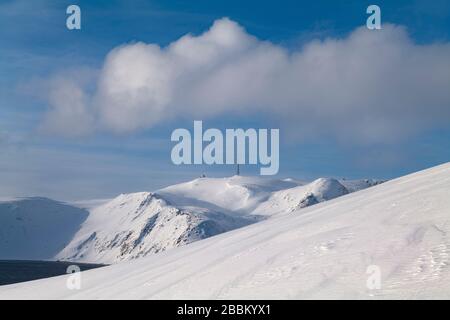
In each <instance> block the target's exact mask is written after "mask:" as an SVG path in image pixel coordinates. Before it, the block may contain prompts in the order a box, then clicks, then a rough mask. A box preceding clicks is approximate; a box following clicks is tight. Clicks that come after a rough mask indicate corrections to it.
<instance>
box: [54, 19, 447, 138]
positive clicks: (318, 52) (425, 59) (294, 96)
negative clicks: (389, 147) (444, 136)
mask: <svg viewBox="0 0 450 320" xmlns="http://www.w3.org/2000/svg"><path fill="white" fill-rule="evenodd" d="M60 84H61V85H64V87H63V89H64V90H59V89H58V86H56V87H55V90H56V92H57V93H53V95H51V96H50V98H51V99H50V104H51V108H50V109H49V111H48V114H47V117H46V125H47V126H49V127H52V128H53V129H55V128H56V129H57V130H59V131H64V130H70V124H69V123H68V121H67V119H70V118H71V117H76V118H79V119H80V121H81V120H82V119H85V120H86V123H84V124H83V125H79V126H78V129H79V130H75V131H74V132H75V133H76V134H82V133H83V132H92V129H97V130H110V131H114V132H118V133H129V132H132V131H135V130H140V129H145V128H150V127H152V126H155V125H157V124H160V123H169V122H170V121H171V120H174V119H179V118H186V119H200V120H207V119H210V118H214V117H219V116H222V115H230V114H232V115H236V116H246V117H260V116H266V117H267V118H269V119H272V120H273V122H274V126H279V127H281V128H282V129H285V130H286V131H289V132H291V133H294V134H296V135H297V136H299V137H300V136H303V137H304V136H309V135H311V134H313V135H318V134H319V135H329V136H332V137H336V138H338V139H342V140H346V141H358V142H364V143H367V142H368V143H371V142H379V141H385V140H387V139H392V138H393V137H394V138H404V137H407V136H408V135H410V134H414V133H417V132H419V131H421V130H425V129H428V128H430V127H436V126H445V125H448V124H450V90H449V89H450V44H448V43H435V44H427V45H418V44H416V43H414V41H413V40H412V39H411V38H410V37H409V36H408V33H407V31H406V30H405V29H404V28H403V27H399V26H395V25H388V24H385V25H383V29H382V30H377V31H371V30H367V29H366V28H365V27H361V28H358V29H356V30H354V31H353V32H352V33H350V34H349V35H348V36H346V37H344V38H339V39H332V38H329V39H325V40H320V41H319V40H317V41H312V42H310V43H307V44H305V45H304V46H302V48H300V49H298V50H292V49H287V48H284V47H282V46H279V45H276V44H273V43H270V42H266V41H261V40H259V39H257V38H255V37H253V36H252V35H250V34H248V33H247V32H246V31H245V30H244V29H243V28H242V27H241V26H239V25H238V24H237V23H236V22H233V21H231V20H229V19H227V18H224V19H220V20H217V21H215V22H214V24H213V25H212V26H211V28H210V29H209V30H207V31H206V32H204V33H203V34H201V35H199V36H193V35H190V34H188V35H186V36H184V37H182V38H180V39H178V40H176V41H174V42H173V43H171V44H170V45H168V46H167V47H160V46H159V45H156V44H146V43H141V42H138V43H132V44H126V45H123V46H120V47H117V48H115V49H113V50H112V51H111V52H110V53H109V54H108V56H107V57H106V59H105V62H104V65H103V66H102V68H101V70H100V73H99V75H98V78H97V80H96V83H95V90H93V92H91V91H89V90H85V89H83V85H82V84H78V83H75V84H73V83H71V82H69V83H64V82H61V83H60ZM70 88H72V89H73V90H72V91H73V93H71V89H70ZM71 97H72V98H71ZM71 99H72V100H71ZM70 101H72V102H71V103H70ZM61 102H63V103H61ZM55 123H62V124H63V125H56V124H55ZM72 131H73V130H72Z"/></svg>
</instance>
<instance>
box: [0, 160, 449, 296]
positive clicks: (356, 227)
mask: <svg viewBox="0 0 450 320" xmlns="http://www.w3.org/2000/svg"><path fill="white" fill-rule="evenodd" d="M449 255H450V164H449V163H447V164H445V165H441V166H438V167H435V168H432V169H428V170H425V171H422V172H419V173H415V174H412V175H408V176H405V177H402V178H399V179H395V180H392V181H389V182H386V183H384V184H381V185H378V186H375V187H373V188H369V189H366V190H363V191H360V192H356V193H352V194H348V195H346V196H343V197H339V198H337V199H334V200H331V201H327V202H324V203H320V204H318V205H315V206H311V207H309V208H303V209H301V210H298V211H295V212H293V214H285V215H279V216H275V217H273V218H271V219H267V220H264V221H261V222H258V223H255V224H252V225H250V226H247V227H243V228H240V229H237V230H233V231H231V232H227V233H224V234H221V235H218V236H216V237H212V238H209V239H205V240H202V241H198V242H195V243H192V244H190V245H188V246H184V247H180V248H175V249H173V250H169V251H166V252H162V253H158V254H155V255H150V256H148V257H145V258H142V259H138V260H134V261H128V262H123V263H119V264H116V265H112V266H108V267H104V268H101V269H96V270H90V271H87V272H83V273H82V275H81V276H82V288H81V290H79V291H71V290H68V289H66V280H67V277H66V276H61V277H55V278H51V279H44V280H37V281H33V282H28V283H22V284H16V285H9V286H2V287H0V299H12V298H19V299H25V298H70V299H80V298H84V299H116V298H126V299H127V298H128V299H131V298H133V299H141V298H150V299H159V298H169V299H173V298H182V299H199V298H213V299H217V298H221V299H229V298H231V299H241V298H242V299H247V298H249V299H254V298H262V299H281V298H287V299H289V298H347V299H348V298H358V299H371V298H384V299H387V298H394V299H405V298H435V299H436V298H450V256H449ZM371 265H376V266H378V267H379V268H380V271H381V289H375V290H371V289H369V288H368V287H367V285H366V283H367V279H368V277H369V275H368V274H366V270H367V268H368V267H369V266H371Z"/></svg>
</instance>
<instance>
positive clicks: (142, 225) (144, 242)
mask: <svg viewBox="0 0 450 320" xmlns="http://www.w3.org/2000/svg"><path fill="white" fill-rule="evenodd" d="M252 222H253V221H252V220H251V219H247V218H245V217H241V216H233V215H231V214H226V213H222V212H219V211H215V210H213V209H209V208H206V207H205V208H202V207H177V206H174V205H172V204H171V203H170V202H169V201H167V200H165V199H164V198H163V197H162V196H160V195H158V194H155V193H149V192H140V193H134V194H123V195H120V196H118V197H117V198H115V199H113V200H112V201H110V202H108V203H106V204H104V205H102V206H100V207H97V208H95V209H92V210H91V213H90V216H89V218H88V219H87V221H86V222H85V223H84V224H83V226H82V228H81V229H80V230H79V231H78V233H77V234H76V235H75V237H74V239H73V240H72V242H71V243H70V244H69V245H68V246H67V247H66V248H65V249H64V250H63V251H61V252H60V253H59V254H58V256H57V258H58V259H61V260H70V261H89V262H108V263H111V262H117V261H121V260H129V259H135V258H138V257H142V256H145V255H147V254H149V253H157V252H160V251H164V250H167V249H170V248H174V247H178V246H182V245H185V244H188V243H191V242H194V241H197V240H201V239H204V238H208V237H210V236H213V235H216V234H219V233H223V232H225V231H229V230H232V229H236V228H239V227H241V226H244V225H247V224H249V223H252Z"/></svg>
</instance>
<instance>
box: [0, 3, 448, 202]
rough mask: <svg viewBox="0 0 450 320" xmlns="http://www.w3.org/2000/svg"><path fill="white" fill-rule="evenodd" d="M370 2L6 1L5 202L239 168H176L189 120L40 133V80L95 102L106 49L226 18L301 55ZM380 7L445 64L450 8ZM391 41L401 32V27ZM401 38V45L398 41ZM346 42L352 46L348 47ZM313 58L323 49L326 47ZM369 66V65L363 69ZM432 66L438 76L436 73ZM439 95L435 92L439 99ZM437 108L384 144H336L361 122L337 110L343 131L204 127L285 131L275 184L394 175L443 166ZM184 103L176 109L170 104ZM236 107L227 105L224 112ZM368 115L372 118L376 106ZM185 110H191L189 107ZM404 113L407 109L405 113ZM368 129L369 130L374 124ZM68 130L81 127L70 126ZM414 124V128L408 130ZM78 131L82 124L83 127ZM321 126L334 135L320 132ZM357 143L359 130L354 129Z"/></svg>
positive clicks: (0, 135) (1, 177) (263, 121)
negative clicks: (73, 7)
mask: <svg viewBox="0 0 450 320" xmlns="http://www.w3.org/2000/svg"><path fill="white" fill-rule="evenodd" d="M70 4H77V5H79V6H80V7H81V10H82V29H81V30H79V31H69V30H67V28H66V26H65V20H66V17H67V15H66V13H65V9H66V7H67V6H68V5H70ZM369 4H372V3H371V2H365V1H277V2H273V1H245V2H244V1H230V0H229V1H111V0H108V1H43V0H36V1H32V2H30V1H24V0H15V1H7V0H6V1H5V0H2V1H1V2H0V41H1V46H0V147H1V150H2V152H1V153H0V197H7V196H27V195H30V196H31V195H43V196H49V197H53V198H57V199H63V200H71V199H88V198H101V197H111V196H114V195H116V194H118V193H121V192H133V191H142V190H154V189H156V188H159V187H162V186H165V185H169V184H172V183H175V182H180V181H185V180H189V179H191V178H195V177H198V176H199V175H200V174H202V173H206V174H207V175H210V176H225V175H230V174H232V173H233V172H234V168H233V167H230V166H214V167H206V166H182V167H177V166H174V165H173V164H172V163H171V160H170V150H171V148H172V146H173V144H172V143H171V142H170V133H171V132H172V130H174V129H175V128H178V127H186V128H191V126H192V120H193V119H191V118H189V116H183V117H181V118H177V117H175V118H173V119H170V121H160V122H157V123H156V124H154V125H153V124H152V125H147V126H145V125H143V126H140V127H139V128H137V129H136V130H130V131H127V132H116V131H114V130H97V128H94V129H93V132H90V133H88V134H85V135H76V136H72V135H67V134H65V133H64V132H59V131H55V130H53V131H52V130H50V131H48V130H42V128H43V123H45V121H46V120H45V119H46V118H45V117H46V115H47V114H48V110H49V99H48V94H47V91H48V86H49V85H48V84H47V81H49V79H50V80H51V79H56V80H55V81H56V82H58V79H59V78H58V77H67V78H69V79H71V77H75V78H76V77H79V78H80V79H82V80H80V81H81V82H83V83H84V81H85V82H86V83H87V84H86V85H85V84H83V86H82V89H81V91H82V92H84V93H85V94H86V95H87V96H91V95H93V96H94V95H95V94H91V91H92V92H95V91H96V90H97V89H96V88H97V86H98V82H96V80H92V79H96V77H98V73H99V72H100V70H101V69H102V66H103V65H104V63H105V57H106V56H107V55H108V53H109V52H111V50H112V49H114V48H116V47H119V46H126V47H127V46H128V47H129V48H133V46H134V45H135V44H136V43H137V42H143V43H146V44H156V45H159V46H160V47H165V46H167V45H170V44H171V43H174V42H176V41H177V40H178V39H179V38H180V37H182V36H183V35H186V34H188V33H191V34H192V35H193V36H199V35H200V34H202V33H203V32H206V31H207V30H208V29H209V28H211V26H212V25H213V23H214V21H216V20H218V19H221V18H223V17H228V18H229V19H230V20H231V21H233V22H234V23H236V24H238V25H240V26H241V27H242V28H244V30H245V34H246V35H251V36H252V37H255V38H256V39H257V41H258V43H260V44H261V43H264V41H268V42H269V43H270V44H271V47H272V48H275V49H276V50H283V51H285V52H300V53H302V52H303V51H302V50H303V48H304V47H307V46H308V45H309V44H310V43H312V42H314V41H317V40H319V41H325V39H337V40H340V39H346V38H348V37H350V35H351V34H352V33H353V32H355V30H357V29H358V28H361V27H364V26H365V21H366V19H367V14H366V13H365V10H366V8H367V6H368V5H369ZM376 4H377V5H379V6H380V7H381V10H382V23H383V25H384V24H395V25H396V26H404V27H406V30H407V31H406V32H407V35H408V36H407V37H408V39H407V41H406V40H405V43H406V47H407V48H409V47H408V46H409V42H412V43H413V44H414V48H418V49H417V50H418V51H420V50H421V49H420V48H422V47H424V46H425V47H427V46H431V45H433V44H440V45H442V46H443V47H444V49H442V48H441V47H439V48H437V49H433V50H430V51H433V53H432V54H433V55H434V56H433V55H431V54H430V57H438V58H439V59H441V60H442V62H443V68H441V70H444V71H445V70H446V69H445V68H447V67H448V64H446V62H447V61H448V60H449V59H450V57H446V56H445V52H447V51H445V50H446V47H445V46H446V45H447V44H448V43H449V42H450V2H449V1H443V0H442V1H441V0H436V1H432V2H431V3H430V2H429V1H400V0H399V1H378V2H376ZM387 29H388V30H389V27H388V28H387ZM386 32H387V31H386ZM392 33H393V34H394V35H395V36H397V35H398V32H397V31H392ZM399 37H400V39H403V38H402V36H401V34H400V36H399ZM402 41H403V40H402ZM342 44H343V46H345V45H349V46H350V45H351V41H347V42H346V41H344V42H343V43H342ZM320 50H326V47H325V48H321V49H320ZM343 50H345V49H343ZM422 51H423V50H422ZM422 51H420V52H422ZM320 52H326V51H320ZM420 52H419V53H418V54H417V56H419V57H422V56H424V57H423V59H424V60H423V61H425V62H427V61H428V60H426V59H428V57H429V56H428V53H426V54H425V53H424V54H422V53H420ZM426 52H428V51H426ZM442 52H444V53H442ZM421 59H422V58H421ZM430 60H434V59H432V58H430ZM420 61H422V60H420ZM367 63H368V64H370V61H368V62H367ZM430 64H431V61H430ZM425 65H426V64H425ZM433 67H435V68H437V70H439V66H435V65H433ZM417 72H418V73H415V75H417V74H420V70H419V71H417ZM80 73H81V75H80ZM91 75H92V79H91ZM425 76H426V77H427V76H428V75H427V74H425ZM100 77H101V76H100ZM77 79H78V78H77ZM86 79H87V80H86ZM442 79H443V80H441V82H438V81H439V80H436V81H437V82H436V87H439V86H441V85H442V86H445V85H446V84H449V85H450V83H446V82H445V81H446V79H447V78H445V75H444V76H443V78H442ZM77 81H78V80H77ZM331 85H332V84H331ZM415 85H421V83H418V84H414V86H415ZM177 88H178V87H177ZM293 88H294V89H295V85H294V84H293ZM408 88H410V87H406V89H405V90H407V89H408ZM243 90H244V88H243ZM389 92H390V90H389ZM393 92H395V90H393ZM317 94H319V93H317ZM324 94H325V95H326V93H324ZM383 94H384V91H383V90H380V95H383ZM436 94H437V95H439V94H441V93H440V92H439V91H436ZM422 96H423V94H422ZM231 98H232V97H231ZM394 100H395V99H394ZM411 100H416V99H415V97H414V92H411ZM231 101H234V100H233V99H231ZM252 101H253V100H252ZM258 101H259V100H258ZM283 101H284V100H283V99H281V100H280V105H283V104H284V102H283ZM380 101H381V102H380V106H379V107H380V110H381V109H383V108H382V106H383V105H382V104H383V101H393V100H392V97H390V98H389V99H387V98H386V100H383V97H381V99H380ZM402 101H404V99H403V100H402ZM437 101H438V102H437V104H436V105H435V106H434V107H433V106H428V105H427V106H426V105H419V106H416V107H415V108H416V109H415V112H416V114H417V115H418V117H422V118H424V117H427V114H428V113H427V112H426V111H427V108H429V110H430V112H429V119H427V121H426V122H425V123H419V122H418V121H417V119H415V118H414V119H413V118H412V116H411V119H410V120H411V121H408V122H405V123H402V124H400V125H399V127H402V128H403V127H404V128H403V129H402V130H391V129H392V128H390V129H386V130H384V128H382V129H380V131H384V132H376V135H379V136H380V137H381V138H380V139H375V140H370V141H366V140H364V141H359V140H358V141H349V139H348V138H347V135H343V136H342V137H339V131H340V130H339V128H340V127H341V128H342V131H345V130H346V127H349V125H351V124H353V123H354V122H357V121H359V120H358V119H354V118H348V115H347V114H344V113H342V114H341V113H339V116H338V117H336V119H335V122H339V125H336V123H333V124H331V123H330V121H331V120H330V119H334V118H333V117H317V118H314V119H312V120H311V123H304V122H299V123H298V126H296V125H293V124H292V123H291V122H289V121H287V120H286V119H284V118H283V117H282V116H280V119H276V120H273V119H275V118H276V117H273V116H272V115H271V113H270V112H268V113H267V114H266V113H264V112H261V113H259V112H255V111H249V112H248V113H247V114H240V113H239V112H237V113H236V112H230V113H227V112H221V113H217V114H214V115H213V116H211V117H208V118H207V119H206V121H205V124H206V125H207V126H208V127H218V128H235V127H243V128H248V127H255V128H259V127H261V128H271V127H274V126H276V127H280V134H281V150H280V158H281V160H280V172H279V175H280V177H288V176H289V177H296V178H301V179H312V178H316V177H320V176H334V177H347V178H361V177H376V178H392V177H397V176H401V175H403V174H406V173H409V172H413V171H417V170H420V169H423V168H427V167H430V166H433V165H436V164H439V163H443V162H447V161H448V160H449V158H450V129H449V126H448V125H449V122H450V121H446V119H445V118H446V117H447V115H448V110H449V109H450V105H449V104H448V100H447V96H445V94H444V93H442V98H441V99H440V100H437ZM344 102H345V101H344ZM232 103H233V102H230V104H232ZM264 103H265V101H263V102H262V104H264ZM308 103H309V100H308ZM311 103H315V102H311ZM269 104H270V103H269ZM182 107H183V106H180V103H179V102H178V103H177V106H176V108H182ZM233 107H234V106H231V105H230V108H231V109H233ZM256 107H257V106H255V108H256ZM174 108H175V107H174ZM236 108H238V106H237V105H236ZM270 108H272V107H271V106H269V107H268V109H270ZM370 108H371V110H372V111H373V114H374V115H375V116H377V115H378V112H377V108H378V107H377V104H376V103H375V104H373V105H372V106H371V107H370ZM405 108H407V106H406V107H405ZM433 108H434V109H433ZM177 110H180V109H177ZM185 110H186V113H187V114H189V110H190V105H189V104H187V106H185ZM252 110H253V109H252ZM255 110H258V109H255ZM327 110H328V109H327ZM383 110H384V109H383ZM400 110H408V109H398V112H400ZM294 111H295V109H294ZM324 111H325V109H324V110H321V112H324ZM290 112H291V111H290ZM380 112H381V111H380ZM383 112H384V111H383ZM288 114H289V113H288ZM439 115H441V117H439ZM304 116H306V117H307V116H308V115H307V114H305V115H304ZM408 116H409V115H408V112H405V116H404V117H405V118H408ZM288 117H289V116H288ZM399 117H402V116H399ZM282 118H283V119H282ZM439 118H443V119H439ZM380 119H384V118H380ZM396 119H397V118H394V120H393V122H395V120H396ZM398 119H399V118H398ZM365 121H368V122H369V123H370V122H371V118H370V116H368V119H366V120H365ZM73 122H74V124H75V127H76V126H77V125H78V124H77V123H76V122H77V120H76V119H74V121H73ZM288 123H289V124H288ZM416 123H418V125H417V127H418V129H417V130H412V129H411V127H412V126H414V125H415V124H416ZM83 125H84V124H82V123H81V122H80V123H79V126H80V127H83ZM305 125H306V126H308V130H306V129H305V130H306V131H305V134H304V135H303V134H301V133H299V134H292V131H295V130H296V129H298V132H303V127H304V126H305ZM309 125H310V126H311V127H312V128H313V129H311V128H309ZM93 126H94V127H96V126H97V125H96V124H94V125H93ZM285 126H286V128H285ZM328 127H333V129H330V130H326V129H327V128H328ZM334 127H337V128H338V129H336V128H334ZM392 127H395V123H394V124H392ZM408 127H409V128H408ZM321 128H323V129H324V130H322V129H321ZM333 130H334V131H333ZM336 130H337V131H336ZM349 130H350V129H349ZM352 130H353V129H352ZM389 130H391V131H392V134H390V132H391V131H389ZM60 131H61V130H60ZM328 131H330V132H328ZM336 132H337V133H336ZM350 132H353V131H350ZM355 135H359V133H358V132H355ZM350 140H352V139H350ZM242 171H243V174H249V175H250V174H257V172H258V170H257V168H255V167H250V166H248V167H247V166H246V167H244V168H242Z"/></svg>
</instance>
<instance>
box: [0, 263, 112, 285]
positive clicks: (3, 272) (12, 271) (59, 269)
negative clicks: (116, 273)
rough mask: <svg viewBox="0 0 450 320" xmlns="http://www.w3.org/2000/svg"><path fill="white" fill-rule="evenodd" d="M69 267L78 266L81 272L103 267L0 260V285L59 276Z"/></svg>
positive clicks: (88, 264)
mask: <svg viewBox="0 0 450 320" xmlns="http://www.w3.org/2000/svg"><path fill="white" fill-rule="evenodd" d="M71 265H76V266H78V267H79V268H80V270H81V271H85V270H89V269H94V268H99V267H104V266H105V265H103V264H91V263H76V262H62V261H30V260H0V285H5V284H12V283H17V282H24V281H31V280H36V279H42V278H49V277H55V276H60V275H63V274H67V268H68V267H69V266H71Z"/></svg>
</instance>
